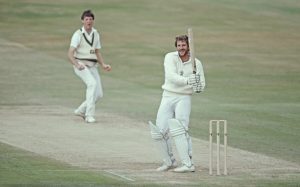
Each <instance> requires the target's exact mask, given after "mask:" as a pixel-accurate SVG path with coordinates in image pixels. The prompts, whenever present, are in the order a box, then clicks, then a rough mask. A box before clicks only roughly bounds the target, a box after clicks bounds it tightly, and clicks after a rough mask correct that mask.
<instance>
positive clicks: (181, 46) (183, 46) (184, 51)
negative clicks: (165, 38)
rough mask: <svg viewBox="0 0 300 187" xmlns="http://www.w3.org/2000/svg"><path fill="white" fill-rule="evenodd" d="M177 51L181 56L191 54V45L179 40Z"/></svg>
mask: <svg viewBox="0 0 300 187" xmlns="http://www.w3.org/2000/svg"><path fill="white" fill-rule="evenodd" d="M176 48H177V51H178V54H179V56H180V57H186V56H188V54H189V47H188V45H187V43H186V42H185V41H180V40H179V41H177V47H176Z"/></svg>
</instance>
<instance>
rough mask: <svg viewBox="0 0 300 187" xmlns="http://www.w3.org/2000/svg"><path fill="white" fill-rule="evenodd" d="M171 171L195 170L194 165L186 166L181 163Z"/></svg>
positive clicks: (184, 171)
mask: <svg viewBox="0 0 300 187" xmlns="http://www.w3.org/2000/svg"><path fill="white" fill-rule="evenodd" d="M173 171H174V172H176V173H186V172H195V166H194V165H191V167H188V166H186V165H183V166H181V167H178V168H175V169H174V170H173Z"/></svg>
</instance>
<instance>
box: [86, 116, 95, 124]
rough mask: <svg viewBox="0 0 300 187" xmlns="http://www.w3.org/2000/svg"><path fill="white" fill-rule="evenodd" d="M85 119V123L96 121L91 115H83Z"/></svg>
mask: <svg viewBox="0 0 300 187" xmlns="http://www.w3.org/2000/svg"><path fill="white" fill-rule="evenodd" d="M85 121H86V122H87V123H95V122H96V119H95V118H94V117H93V116H86V117H85Z"/></svg>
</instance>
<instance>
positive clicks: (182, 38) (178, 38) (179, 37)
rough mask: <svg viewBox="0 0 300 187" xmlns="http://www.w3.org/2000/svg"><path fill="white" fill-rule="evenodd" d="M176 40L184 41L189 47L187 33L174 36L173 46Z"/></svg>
mask: <svg viewBox="0 0 300 187" xmlns="http://www.w3.org/2000/svg"><path fill="white" fill-rule="evenodd" d="M178 41H185V42H186V44H187V46H188V47H189V37H188V36H187V35H180V36H176V38H175V47H177V42H178Z"/></svg>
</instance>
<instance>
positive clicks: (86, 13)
mask: <svg viewBox="0 0 300 187" xmlns="http://www.w3.org/2000/svg"><path fill="white" fill-rule="evenodd" d="M85 17H92V18H93V19H95V16H94V14H93V13H92V11H91V10H85V11H84V12H83V13H82V15H81V20H84V18H85Z"/></svg>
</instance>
